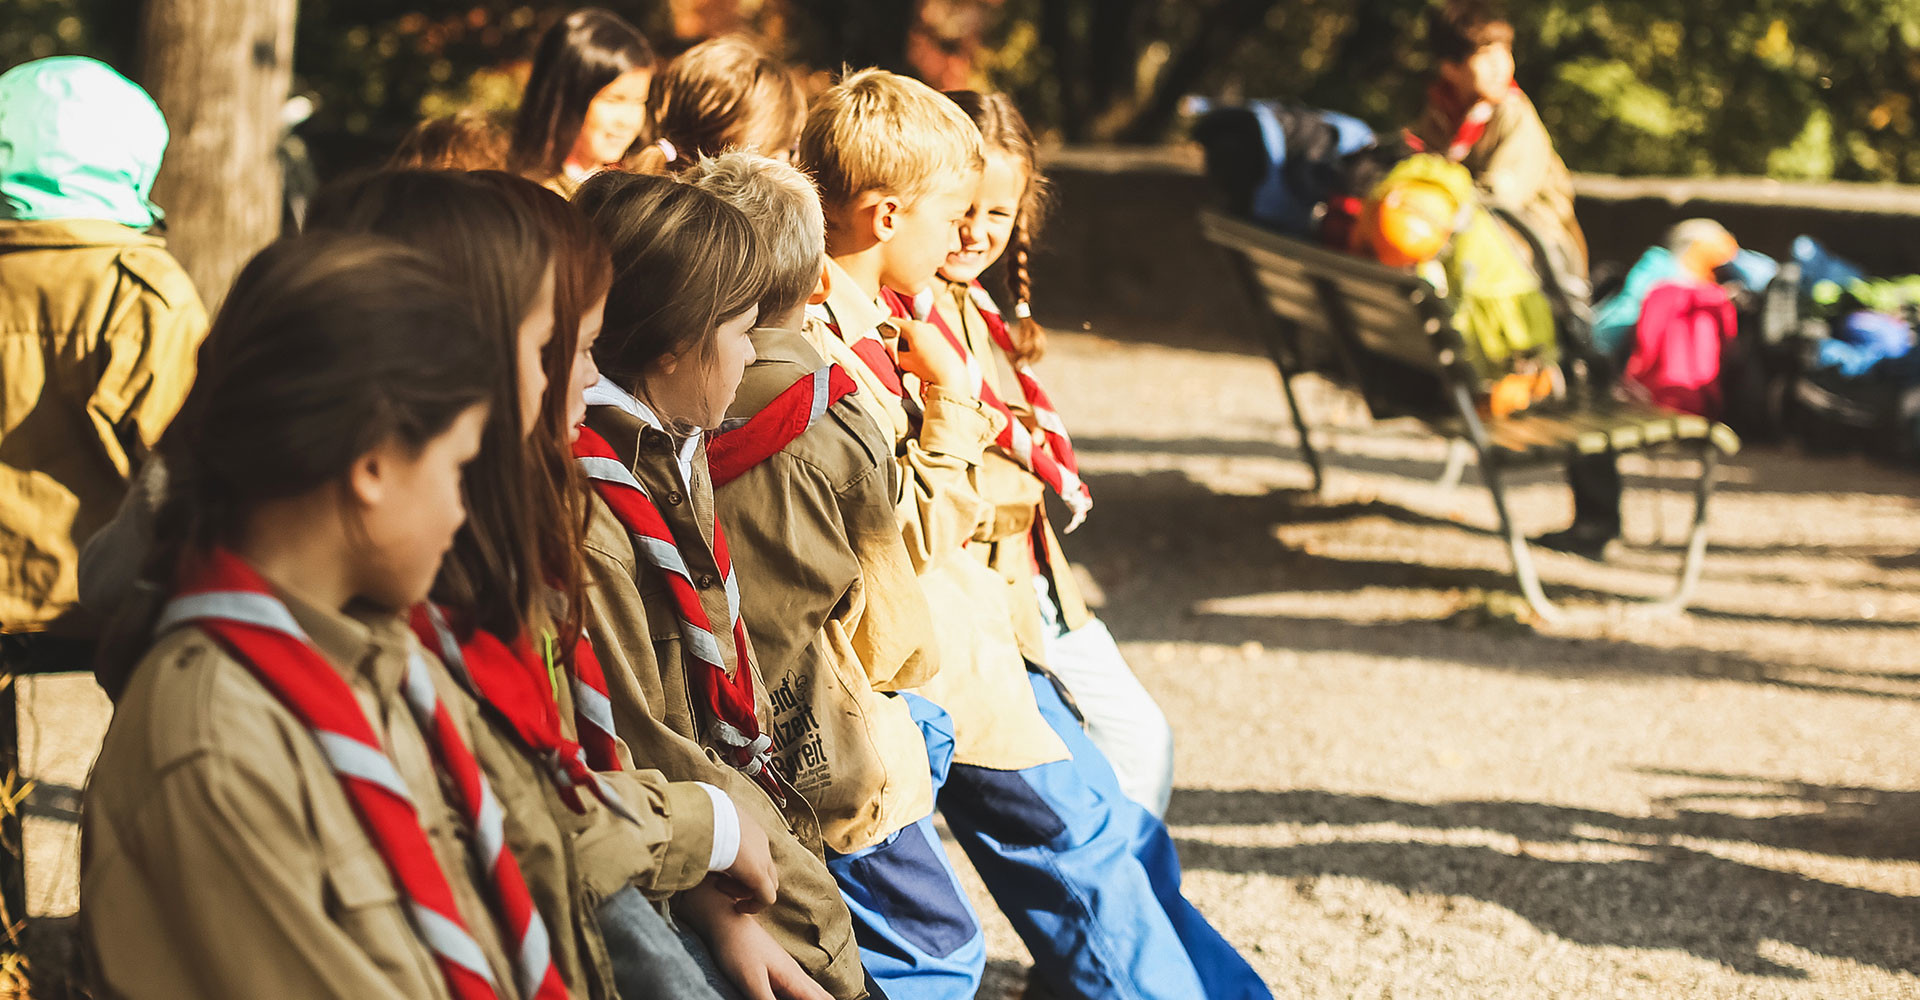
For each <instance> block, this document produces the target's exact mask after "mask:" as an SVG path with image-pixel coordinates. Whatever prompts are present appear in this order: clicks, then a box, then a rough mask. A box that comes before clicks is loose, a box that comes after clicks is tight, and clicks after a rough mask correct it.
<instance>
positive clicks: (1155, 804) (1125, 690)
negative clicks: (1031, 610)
mask: <svg viewBox="0 0 1920 1000" xmlns="http://www.w3.org/2000/svg"><path fill="white" fill-rule="evenodd" d="M1050 607H1051V602H1049V601H1047V600H1046V599H1045V597H1044V596H1043V597H1042V603H1041V609H1042V612H1043V613H1044V612H1045V611H1046V610H1048V609H1049V608H1050ZM1046 644H1047V669H1048V670H1050V671H1052V672H1053V675H1054V676H1055V677H1058V678H1060V683H1062V684H1065V685H1066V686H1067V690H1068V691H1069V692H1071V693H1072V694H1073V702H1074V705H1075V707H1077V708H1079V709H1080V715H1081V717H1082V718H1083V719H1085V720H1086V733H1087V738H1088V739H1090V740H1092V741H1093V745H1094V746H1096V747H1099V748H1100V752H1101V754H1103V755H1104V756H1105V757H1106V758H1107V762H1108V763H1109V764H1111V765H1113V772H1114V774H1115V775H1116V776H1118V778H1119V779H1120V790H1121V791H1122V792H1124V793H1125V794H1126V796H1127V798H1130V799H1132V800H1133V801H1135V802H1138V803H1140V804H1141V805H1143V806H1145V807H1146V809H1147V811H1148V812H1150V813H1153V814H1154V815H1155V816H1164V815H1166V812H1167V800H1168V799H1170V798H1172V796H1173V727H1172V726H1169V725H1167V716H1166V714H1165V713H1164V712H1162V711H1160V705H1159V704H1158V703H1157V702H1155V701H1154V700H1153V695H1151V694H1148V693H1147V689H1146V688H1144V687H1142V686H1141V685H1140V679H1139V678H1137V677H1135V676H1134V675H1133V669H1132V668H1131V667H1129V666H1127V660H1126V657H1124V656H1122V655H1121V654H1120V646H1119V644H1117V643H1115V642H1114V641H1113V633H1111V632H1109V631H1107V626H1106V623H1105V622H1102V621H1101V620H1100V619H1098V618H1095V619H1093V620H1092V621H1090V622H1087V623H1086V624H1085V625H1082V626H1080V627H1079V628H1077V629H1074V630H1073V631H1071V632H1066V631H1056V630H1054V629H1049V630H1048V634H1047V639H1046Z"/></svg>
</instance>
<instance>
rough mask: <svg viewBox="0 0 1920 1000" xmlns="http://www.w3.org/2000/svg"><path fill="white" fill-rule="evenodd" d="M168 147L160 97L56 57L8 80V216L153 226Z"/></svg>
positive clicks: (90, 64)
mask: <svg viewBox="0 0 1920 1000" xmlns="http://www.w3.org/2000/svg"><path fill="white" fill-rule="evenodd" d="M166 149H167V120H166V119H165V118H164V117H162V116H161V114H160V109H159V107H158V106H156V105H155V104H154V103H153V98H151V97H148V96H147V92H146V91H144V90H141V89H140V87H139V86H138V85H137V84H135V83H134V82H133V81H131V80H129V79H127V78H126V77H124V76H121V75H120V74H119V73H116V72H114V71H113V69H112V68H110V67H108V66H107V65H106V64H105V63H102V62H99V61H97V60H93V59H87V58H84V57H81V56H56V57H54V58H52V59H36V60H34V61H33V62H30V63H23V64H22V65H19V66H16V67H14V68H13V69H11V70H8V71H7V72H6V73H4V74H0V219H22V220H34V219H105V220H108V221H112V222H118V223H120V224H121V225H124V226H132V227H134V228H135V229H146V228H148V227H149V226H152V225H153V224H154V222H156V221H158V220H159V218H160V209H159V208H157V207H155V206H154V204H153V203H152V202H150V201H148V200H147V194H148V193H149V192H151V191H152V190H153V178H154V175H155V174H157V173H159V172H160V157H161V154H163V153H165V152H166Z"/></svg>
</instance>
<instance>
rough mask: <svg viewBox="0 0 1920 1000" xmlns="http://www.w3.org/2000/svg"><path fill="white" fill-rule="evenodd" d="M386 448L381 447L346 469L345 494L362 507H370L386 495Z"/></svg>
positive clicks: (384, 446)
mask: <svg viewBox="0 0 1920 1000" xmlns="http://www.w3.org/2000/svg"><path fill="white" fill-rule="evenodd" d="M388 450H389V449H388V446H387V445H384V444H383V445H381V446H380V447H378V448H375V449H373V450H372V451H369V452H367V453H366V454H364V455H361V456H360V457H359V458H356V459H354V460H353V464H352V465H350V466H348V467H347V493H348V495H349V497H350V498H351V499H352V500H353V501H354V502H355V503H357V504H359V505H360V506H362V507H371V506H373V505H375V504H377V503H379V502H380V500H381V498H383V497H385V496H386V495H387V475H386V474H387V473H388V472H389V471H391V470H390V467H389V465H388V463H387V458H388V457H389V456H388Z"/></svg>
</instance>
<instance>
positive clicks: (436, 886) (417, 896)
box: [155, 549, 567, 1000]
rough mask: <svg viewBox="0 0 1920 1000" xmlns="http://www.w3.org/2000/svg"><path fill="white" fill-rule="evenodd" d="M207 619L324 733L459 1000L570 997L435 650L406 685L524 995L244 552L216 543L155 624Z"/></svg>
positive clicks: (373, 740)
mask: <svg viewBox="0 0 1920 1000" xmlns="http://www.w3.org/2000/svg"><path fill="white" fill-rule="evenodd" d="M188 624H191V625H195V626H198V627H199V628H200V629H201V630H203V631H205V632H206V633H207V634H208V635H210V636H212V637H213V639H214V641H216V642H218V643H219V644H220V645H221V646H222V647H223V648H225V649H226V650H227V652H228V653H230V654H231V655H232V656H233V657H234V658H235V659H236V660H239V661H240V663H241V664H242V665H244V666H245V667H246V668H247V669H248V671H249V672H251V673H252V674H253V675H254V677H255V678H257V679H258V680H259V681H260V683H261V684H262V685H263V686H265V687H266V689H267V690H268V691H270V692H272V693H273V695H274V696H275V697H276V698H278V699H279V700H280V702H281V704H283V705H285V706H286V707H287V710H288V711H290V712H292V713H293V715H294V717H295V718H298V719H299V720H300V722H301V724H302V725H304V726H306V727H307V729H308V731H309V732H310V733H312V735H313V739H314V742H316V743H318V744H319V746H320V751H321V753H322V754H324V755H325V756H326V758H327V762H328V763H329V764H330V765H331V766H332V768H333V771H334V774H335V776H336V777H338V778H339V779H340V785H341V787H342V788H343V789H344V790H345V791H346V793H347V799H348V801H350V802H351V803H352V804H353V808H354V811H355V812H356V813H358V814H359V816H360V822H361V825H362V826H363V827H365V829H366V831H367V835H368V836H369V837H370V838H371V839H372V840H373V842H374V845H375V846H376V847H378V848H379V850H380V856H381V857H382V858H383V859H384V860H385V861H386V863H387V869H388V871H390V872H391V873H392V874H393V879H394V882H395V883H396V884H397V885H398V887H399V889H400V891H401V893H402V895H403V896H404V897H405V899H406V901H407V905H408V908H409V910H410V911H411V912H412V915H413V925H414V930H415V931H416V932H417V933H418V934H419V935H420V940H421V942H422V943H423V944H425V945H426V946H427V949H428V950H429V951H431V952H432V953H433V956H434V960H435V961H436V963H437V964H438V965H439V966H440V971H441V974H442V975H443V976H445V977H446V981H447V990H448V992H449V993H451V994H452V996H453V997H454V998H455V1000H499V998H501V997H502V996H506V997H513V996H520V997H525V998H529V1000H566V997H567V989H566V986H565V985H564V984H563V983H561V981H560V973H559V971H558V970H557V969H556V968H555V967H554V964H553V958H552V954H551V943H550V941H549V939H548V937H547V928H546V924H545V923H544V922H543V921H542V920H541V919H540V914H539V913H538V912H537V911H535V910H534V907H533V899H532V896H531V895H530V894H529V893H528V891H527V883H526V879H525V878H524V877H523V876H522V875H521V873H520V865H519V862H517V861H515V860H514V857H513V855H512V854H511V853H510V852H509V851H508V850H507V845H506V833H505V827H504V818H505V813H504V811H503V810H502V809H501V806H500V802H499V800H498V799H496V798H495V797H494V794H493V790H492V788H491V787H489V786H488V784H487V780H486V776H485V775H484V774H482V773H481V770H480V765H479V763H478V762H477V761H475V760H474V757H473V752H472V751H471V750H469V749H468V747H467V744H466V741H465V740H464V739H463V738H462V737H461V736H460V732H459V730H457V729H455V728H454V725H453V716H452V714H451V713H450V712H449V711H448V709H447V706H446V705H445V704H444V703H442V702H441V700H440V695H439V692H438V691H437V690H436V689H435V687H434V684H433V677H432V674H431V673H430V669H431V668H429V667H428V666H427V663H426V659H425V657H424V656H423V655H422V654H421V652H420V651H419V650H418V649H417V648H416V649H414V650H412V651H411V655H410V656H409V659H408V664H407V673H406V677H405V679H404V681H403V682H402V684H401V692H402V694H403V696H404V697H405V698H406V701H407V705H408V707H409V708H410V709H412V711H413V716H414V718H415V720H416V721H417V722H418V724H419V726H420V730H421V734H422V735H423V736H425V737H426V739H427V744H428V747H429V748H430V749H431V750H432V752H433V757H434V762H435V763H436V764H437V765H438V768H439V771H440V773H441V775H442V776H443V777H444V778H445V779H447V784H449V785H450V786H451V787H452V789H453V791H454V793H455V794H454V796H453V797H454V799H455V802H454V805H455V806H456V807H457V808H458V809H459V810H460V812H461V814H462V815H463V816H464V817H466V819H467V821H468V823H470V824H471V825H472V828H473V839H474V850H475V851H476V852H477V853H478V854H479V855H480V858H481V861H482V867H483V869H484V870H485V871H486V872H487V873H489V876H490V878H489V879H488V881H489V883H490V885H489V886H488V888H489V889H490V890H491V893H490V894H491V896H492V898H493V904H494V908H495V913H496V914H497V915H498V917H499V918H500V924H501V928H502V929H503V930H504V931H505V932H506V934H507V935H508V936H509V940H508V941H507V942H506V944H507V948H506V951H507V953H508V954H509V955H511V956H512V957H513V960H514V966H515V970H516V978H517V979H518V980H519V982H518V983H517V984H515V985H516V986H517V987H518V992H517V993H516V992H514V991H512V990H508V991H506V992H504V993H503V992H502V989H501V986H500V984H499V983H498V982H497V981H496V980H495V979H494V975H493V970H492V968H491V967H489V966H488V964H487V959H486V955H485V953H484V952H482V951H481V950H480V946H479V944H478V943H477V942H476V941H475V940H474V939H473V936H472V934H471V933H470V932H469V931H468V929H467V927H466V925H465V923H464V922H463V921H462V920H461V919H460V911H459V909H458V907H457V906H456V905H455V904H454V901H453V890H452V888H451V886H450V885H449V884H448V882H447V874H446V872H444V871H442V870H441V868H440V863H439V861H438V860H437V859H436V858H435V857H434V853H433V845H432V844H431V843H430V842H429V841H428V840H427V834H426V831H425V830H424V829H423V828H422V826H421V818H420V814H419V807H418V805H417V804H416V803H415V802H414V800H413V795H412V793H411V792H409V790H408V789H407V786H406V782H405V781H403V780H402V779H401V777H400V772H399V771H398V770H396V769H395V768H394V766H393V761H392V760H391V759H390V758H389V757H388V756H387V751H386V748H385V747H383V746H382V745H381V742H380V737H379V735H378V734H377V733H376V732H375V731H374V728H373V724H372V723H370V722H369V721H368V720H367V717H366V714H365V713H364V712H363V711H362V710H361V708H360V702H359V700H358V699H357V698H356V697H355V696H354V693H353V689H352V688H351V687H349V686H348V685H347V682H346V679H345V678H343V677H341V676H340V673H339V671H337V670H335V669H334V667H333V665H332V664H330V663H328V662H327V661H326V658H325V657H323V656H321V655H320V651H319V650H317V649H315V648H314V646H313V643H312V642H311V641H310V640H309V639H308V638H307V635H306V633H305V632H304V631H302V630H301V628H300V626H299V624H298V623H297V622H296V621H295V620H294V618H293V614H292V612H290V611H288V610H287V606H286V605H285V604H283V603H281V602H280V600H279V599H278V598H276V597H274V596H273V593H272V591H271V590H270V589H269V588H268V587H267V584H266V581H265V580H263V579H262V578H261V577H260V575H259V574H258V573H256V572H255V571H254V570H253V568H252V567H251V566H248V565H247V564H246V563H245V562H243V561H242V560H241V559H240V558H239V557H238V556H236V555H234V554H233V553H231V552H229V551H227V550H225V549H215V550H214V551H213V552H211V553H209V554H208V555H207V556H205V557H204V558H203V559H199V560H196V561H195V564H194V565H193V566H192V567H191V568H190V569H189V570H188V571H187V572H186V573H184V574H183V580H182V586H181V587H180V589H179V590H178V591H177V592H176V593H175V595H174V597H173V599H172V600H171V601H169V602H168V603H167V606H166V608H165V609H164V610H163V611H162V612H161V615H160V620H159V622H158V624H157V625H156V626H155V628H156V631H157V632H161V633H164V632H166V631H168V630H170V629H173V628H177V627H180V626H182V625H188Z"/></svg>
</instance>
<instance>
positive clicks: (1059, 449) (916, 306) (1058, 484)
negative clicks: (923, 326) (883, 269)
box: [889, 282, 1093, 533]
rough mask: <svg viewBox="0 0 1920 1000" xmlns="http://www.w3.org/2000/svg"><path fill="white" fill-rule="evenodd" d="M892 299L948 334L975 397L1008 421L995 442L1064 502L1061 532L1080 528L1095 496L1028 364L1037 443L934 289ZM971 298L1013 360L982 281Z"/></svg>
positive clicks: (1017, 370) (1023, 376)
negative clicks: (1066, 517)
mask: <svg viewBox="0 0 1920 1000" xmlns="http://www.w3.org/2000/svg"><path fill="white" fill-rule="evenodd" d="M890 295H891V298H890V299H889V303H890V304H891V305H893V306H894V308H895V309H896V310H898V309H906V310H908V311H909V313H910V315H911V317H912V318H913V319H918V320H924V321H926V322H930V323H932V324H933V325H934V326H936V327H938V328H939V329H940V332H941V333H943V334H945V335H946V337H947V342H948V343H950V344H952V345H953V347H954V350H957V351H959V352H960V356H961V357H962V358H963V359H965V360H966V363H967V377H968V378H969V379H970V380H971V381H972V382H973V394H974V395H975V396H976V397H978V398H979V399H980V401H981V402H983V403H986V404H987V405H988V406H990V407H993V408H994V409H996V410H999V411H1000V414H1001V416H1004V417H1006V418H1007V422H1006V426H1005V427H1004V428H1002V429H1001V431H1000V435H999V437H996V438H994V442H993V443H994V444H995V445H997V446H998V447H999V448H1000V450H1001V451H1004V452H1006V453H1007V454H1008V455H1010V456H1012V457H1013V460H1014V461H1016V462H1019V463H1020V464H1021V465H1023V466H1026V468H1027V471H1029V472H1031V473H1033V474H1034V475H1036V476H1039V477H1040V481H1041V482H1043V483H1046V484H1047V486H1048V487H1049V488H1050V489H1052V490H1053V492H1054V493H1055V494H1056V495H1058V496H1059V497H1060V499H1061V500H1062V501H1064V502H1065V503H1066V505H1067V509H1068V510H1069V511H1071V512H1072V514H1073V518H1072V520H1070V521H1069V522H1067V526H1066V527H1065V528H1064V529H1063V530H1064V531H1066V532H1069V533H1071V532H1072V531H1073V529H1075V528H1078V527H1079V526H1080V523H1081V522H1082V521H1085V520H1086V519H1087V513H1088V512H1089V511H1091V510H1093V491H1092V490H1090V489H1088V488H1087V484H1086V483H1085V482H1082V481H1081V479H1080V471H1079V469H1080V463H1079V461H1078V460H1077V459H1076V458H1075V457H1074V454H1073V442H1072V441H1071V440H1069V439H1068V438H1067V425H1066V422H1065V421H1063V420H1061V419H1060V414H1059V413H1058V412H1057V411H1055V410H1054V408H1053V403H1052V402H1051V401H1050V400H1048V398H1047V393H1046V390H1045V389H1042V388H1041V386H1040V380H1039V378H1037V377H1036V376H1035V375H1034V374H1033V371H1032V369H1030V368H1028V367H1027V366H1026V365H1015V366H1014V376H1015V377H1016V378H1017V379H1018V380H1019V383H1020V394H1021V395H1022V396H1023V397H1025V399H1026V403H1027V405H1028V406H1029V407H1031V408H1032V409H1033V413H1034V418H1035V420H1036V422H1038V423H1039V424H1040V430H1041V431H1042V436H1041V437H1040V438H1039V439H1037V440H1036V439H1035V437H1034V434H1033V432H1032V431H1030V430H1028V429H1027V425H1026V424H1025V423H1022V422H1021V420H1020V418H1019V417H1018V416H1015V415H1014V412H1013V410H1012V409H1011V408H1010V407H1008V406H1007V404H1006V403H1005V402H1004V401H1002V400H1001V399H1000V395H999V393H996V392H995V391H994V390H993V386H992V385H990V384H988V382H987V375H986V369H985V366H983V365H982V364H981V363H980V359H979V358H976V357H974V355H973V352H972V351H969V350H967V344H966V341H964V340H962V339H961V338H960V336H959V334H957V333H955V332H954V331H953V330H952V329H951V328H949V327H948V326H947V321H946V319H945V318H943V317H942V316H941V315H940V311H939V310H938V309H935V308H934V307H933V292H932V291H931V290H929V291H925V292H922V293H920V294H919V295H918V296H915V297H914V298H913V299H912V300H910V301H909V300H908V299H907V298H906V297H905V296H903V295H898V294H893V293H890ZM967 295H968V297H969V298H970V299H971V301H972V302H973V304H974V307H975V308H977V309H979V310H980V318H981V319H982V321H984V322H985V323H986V326H987V334H988V336H990V337H991V338H992V339H993V342H994V343H995V344H996V345H998V346H999V347H1000V349H1001V350H1003V351H1006V352H1007V357H1009V358H1011V357H1013V339H1012V337H1011V336H1009V335H1008V332H1007V324H1006V320H1004V319H1002V318H1001V316H1000V308H999V307H998V306H996V305H994V303H993V297H992V296H990V295H988V294H987V291H986V289H984V288H981V287H980V285H979V283H978V282H975V283H974V284H973V285H971V286H969V287H968V289H967Z"/></svg>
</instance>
